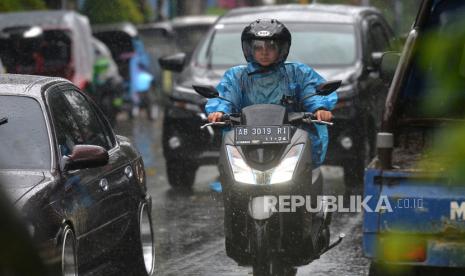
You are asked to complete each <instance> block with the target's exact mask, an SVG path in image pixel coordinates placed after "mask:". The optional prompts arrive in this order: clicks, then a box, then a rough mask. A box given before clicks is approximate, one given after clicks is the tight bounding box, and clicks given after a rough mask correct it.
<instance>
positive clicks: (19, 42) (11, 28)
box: [0, 11, 94, 89]
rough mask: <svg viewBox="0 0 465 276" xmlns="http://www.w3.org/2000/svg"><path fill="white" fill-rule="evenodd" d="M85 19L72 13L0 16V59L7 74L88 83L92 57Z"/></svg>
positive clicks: (41, 12) (90, 37) (36, 12)
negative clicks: (49, 77)
mask: <svg viewBox="0 0 465 276" xmlns="http://www.w3.org/2000/svg"><path fill="white" fill-rule="evenodd" d="M91 41H92V33H91V30H90V25H89V20H88V19H87V17H85V16H83V15H80V14H78V13H76V12H74V11H30V12H12V13H2V14H0V58H1V59H2V61H3V64H4V66H5V68H6V71H7V72H8V73H14V74H31V75H45V76H54V77H63V78H66V79H68V80H70V81H72V82H73V83H74V84H75V85H76V86H77V87H79V88H80V89H84V88H86V87H87V86H88V85H89V84H90V83H91V82H92V69H93V68H92V66H93V64H94V54H93V49H92V42H91Z"/></svg>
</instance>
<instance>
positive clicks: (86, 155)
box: [63, 145, 109, 170]
mask: <svg viewBox="0 0 465 276" xmlns="http://www.w3.org/2000/svg"><path fill="white" fill-rule="evenodd" d="M108 159H109V156H108V152H107V151H106V150H105V149H104V148H102V147H100V146H94V145H75V146H74V148H73V152H72V153H71V155H67V156H64V157H63V168H64V170H78V169H87V168H96V167H101V166H104V165H106V164H108Z"/></svg>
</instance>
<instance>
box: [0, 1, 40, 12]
mask: <svg viewBox="0 0 465 276" xmlns="http://www.w3.org/2000/svg"><path fill="white" fill-rule="evenodd" d="M45 8H46V5H45V3H44V1H43V0H1V1H0V11H1V12H10V11H21V10H41V9H45Z"/></svg>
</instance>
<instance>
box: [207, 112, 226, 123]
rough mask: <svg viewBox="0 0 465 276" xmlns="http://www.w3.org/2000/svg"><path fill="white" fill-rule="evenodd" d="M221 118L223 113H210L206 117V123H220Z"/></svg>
mask: <svg viewBox="0 0 465 276" xmlns="http://www.w3.org/2000/svg"><path fill="white" fill-rule="evenodd" d="M222 118H223V112H212V113H210V114H209V115H208V121H209V122H210V123H214V122H220V121H221V119H222Z"/></svg>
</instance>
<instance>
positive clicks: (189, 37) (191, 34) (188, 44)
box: [174, 25, 210, 53]
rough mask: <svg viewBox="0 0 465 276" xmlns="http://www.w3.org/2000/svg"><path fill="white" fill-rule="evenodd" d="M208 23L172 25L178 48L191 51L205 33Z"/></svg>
mask: <svg viewBox="0 0 465 276" xmlns="http://www.w3.org/2000/svg"><path fill="white" fill-rule="evenodd" d="M209 28H210V25H187V26H176V27H174V31H175V36H176V41H177V44H178V47H179V49H180V50H181V51H182V52H185V53H192V51H194V48H195V46H197V43H199V41H200V39H202V37H203V36H204V35H205V34H206V33H207V31H208V29H209Z"/></svg>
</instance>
